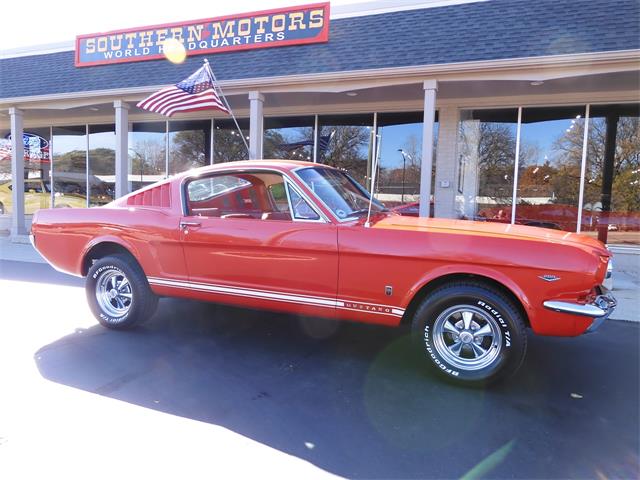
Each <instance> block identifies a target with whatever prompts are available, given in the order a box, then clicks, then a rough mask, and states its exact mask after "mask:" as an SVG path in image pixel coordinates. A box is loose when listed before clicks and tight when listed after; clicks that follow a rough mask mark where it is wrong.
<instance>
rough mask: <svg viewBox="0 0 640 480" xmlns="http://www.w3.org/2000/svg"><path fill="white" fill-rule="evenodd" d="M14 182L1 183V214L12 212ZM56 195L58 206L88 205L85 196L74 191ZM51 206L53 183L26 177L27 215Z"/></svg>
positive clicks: (25, 200)
mask: <svg viewBox="0 0 640 480" xmlns="http://www.w3.org/2000/svg"><path fill="white" fill-rule="evenodd" d="M12 188H13V184H12V183H11V182H6V183H3V184H1V185H0V215H2V214H5V213H11V211H12V208H11V207H12V202H13V200H12V197H11V189H12ZM55 195H56V201H55V206H56V207H58V208H66V207H73V208H83V207H86V206H87V201H86V200H85V198H84V197H83V196H80V195H75V194H73V193H61V192H58V193H56V194H55ZM49 207H51V184H50V183H49V182H48V181H44V180H42V179H40V178H37V179H25V181H24V210H25V213H26V214H27V215H31V214H33V213H35V211H36V210H38V209H41V208H49Z"/></svg>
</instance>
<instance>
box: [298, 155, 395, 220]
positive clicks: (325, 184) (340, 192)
mask: <svg viewBox="0 0 640 480" xmlns="http://www.w3.org/2000/svg"><path fill="white" fill-rule="evenodd" d="M296 173H297V174H298V176H299V177H300V179H301V180H302V181H303V182H304V183H305V185H306V186H307V187H309V189H310V190H311V191H313V192H314V193H315V194H316V195H317V196H318V198H320V200H322V201H323V202H324V204H325V205H326V206H327V207H328V208H329V209H330V210H331V211H332V212H333V213H334V214H335V216H336V217H338V218H339V219H341V220H343V219H346V218H350V217H356V216H358V215H362V214H366V213H367V212H368V210H369V192H367V190H365V188H364V187H362V186H361V185H360V184H358V183H357V182H356V181H355V180H354V179H353V178H351V177H350V176H349V175H347V174H346V173H344V172H342V171H340V170H335V169H333V168H324V167H309V168H303V169H300V170H297V171H296ZM384 210H386V208H385V207H384V205H383V204H382V203H380V202H379V201H377V200H375V199H374V200H373V203H372V205H371V213H376V212H381V211H384Z"/></svg>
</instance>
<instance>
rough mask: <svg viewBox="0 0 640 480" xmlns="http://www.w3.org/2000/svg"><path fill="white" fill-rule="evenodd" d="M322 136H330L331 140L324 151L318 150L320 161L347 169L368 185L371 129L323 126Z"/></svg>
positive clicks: (363, 183)
mask: <svg viewBox="0 0 640 480" xmlns="http://www.w3.org/2000/svg"><path fill="white" fill-rule="evenodd" d="M320 136H325V137H326V136H330V140H329V143H328V145H327V148H326V149H325V150H324V151H322V152H321V151H320V149H319V150H318V156H319V159H318V161H319V162H321V163H325V164H327V165H331V166H334V167H338V168H342V169H344V170H347V171H348V172H349V173H350V174H351V175H352V176H353V177H354V178H355V179H356V180H357V181H358V182H360V183H362V185H366V184H367V182H366V180H367V163H368V162H367V160H368V155H369V146H370V140H371V129H370V128H368V127H361V126H357V125H336V126H330V127H322V129H321V131H320Z"/></svg>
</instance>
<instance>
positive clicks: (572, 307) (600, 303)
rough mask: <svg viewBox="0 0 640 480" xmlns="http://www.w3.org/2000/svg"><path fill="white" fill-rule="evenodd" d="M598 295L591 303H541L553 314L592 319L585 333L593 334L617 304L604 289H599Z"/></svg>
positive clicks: (553, 301)
mask: <svg viewBox="0 0 640 480" xmlns="http://www.w3.org/2000/svg"><path fill="white" fill-rule="evenodd" d="M600 292H601V293H600V295H598V296H596V297H595V299H594V300H593V301H592V302H591V303H585V304H582V303H574V302H560V301H556V300H547V301H546V302H544V303H543V305H544V307H545V308H548V309H549V310H553V311H554V312H561V313H569V314H571V315H580V316H584V317H592V318H593V322H592V323H591V325H590V326H589V328H587V330H586V332H585V333H591V332H595V331H596V330H597V329H598V328H599V327H600V326H601V325H602V324H603V322H604V321H605V320H606V319H607V318H609V316H610V315H611V314H612V313H613V311H614V310H615V308H616V305H617V304H618V302H617V301H616V299H615V298H614V296H613V295H611V293H610V292H609V291H608V290H607V289H606V288H604V287H600Z"/></svg>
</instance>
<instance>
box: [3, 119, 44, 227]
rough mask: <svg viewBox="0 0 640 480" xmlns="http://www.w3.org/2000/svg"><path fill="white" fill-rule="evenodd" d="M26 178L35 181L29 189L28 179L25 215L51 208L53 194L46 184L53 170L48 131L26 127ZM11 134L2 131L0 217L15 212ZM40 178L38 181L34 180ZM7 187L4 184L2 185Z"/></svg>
mask: <svg viewBox="0 0 640 480" xmlns="http://www.w3.org/2000/svg"><path fill="white" fill-rule="evenodd" d="M23 147H24V175H25V178H26V179H33V181H32V182H31V183H29V187H28V188H27V183H26V182H27V181H28V180H25V203H24V206H25V213H27V214H29V215H30V214H32V213H33V212H34V211H35V210H38V209H39V208H49V207H50V206H51V194H50V192H49V189H48V187H46V188H45V186H44V183H43V180H44V182H47V184H48V182H49V178H50V176H49V175H50V171H51V159H50V156H49V155H50V139H49V128H26V129H25V130H24V135H23ZM11 151H12V146H11V131H10V130H0V185H1V186H0V215H3V214H9V213H11V212H12V210H13V209H12V202H13V199H12V198H11V188H10V186H11V178H12V176H11ZM35 179H39V180H35ZM3 184H4V185H3Z"/></svg>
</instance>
